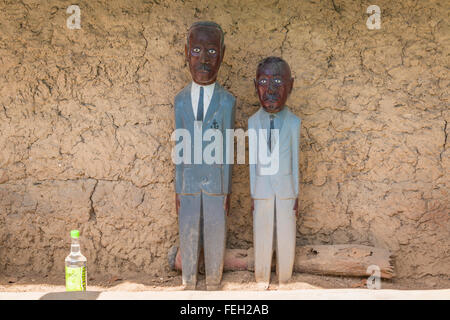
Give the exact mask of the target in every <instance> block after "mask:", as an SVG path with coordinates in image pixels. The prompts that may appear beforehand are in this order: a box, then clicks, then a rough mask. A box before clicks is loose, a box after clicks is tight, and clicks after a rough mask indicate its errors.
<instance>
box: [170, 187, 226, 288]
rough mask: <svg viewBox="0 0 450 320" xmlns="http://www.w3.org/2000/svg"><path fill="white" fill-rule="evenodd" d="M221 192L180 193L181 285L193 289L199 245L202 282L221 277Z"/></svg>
mask: <svg viewBox="0 0 450 320" xmlns="http://www.w3.org/2000/svg"><path fill="white" fill-rule="evenodd" d="M224 201H225V195H209V194H206V193H203V192H202V193H199V194H195V195H183V194H180V209H179V215H178V224H179V233H180V251H181V265H182V278H183V285H185V286H186V285H188V286H191V287H194V288H195V284H196V283H197V270H198V258H199V253H200V249H201V247H202V245H203V249H204V254H205V273H206V285H207V286H218V285H219V284H220V281H221V279H222V271H223V262H224V257H225V241H226V214H225V209H224Z"/></svg>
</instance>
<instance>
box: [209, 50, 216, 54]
mask: <svg viewBox="0 0 450 320" xmlns="http://www.w3.org/2000/svg"><path fill="white" fill-rule="evenodd" d="M208 52H209V54H216V50H215V49H209V50H208Z"/></svg>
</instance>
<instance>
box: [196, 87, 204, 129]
mask: <svg viewBox="0 0 450 320" xmlns="http://www.w3.org/2000/svg"><path fill="white" fill-rule="evenodd" d="M197 121H203V87H200V96H199V98H198V108H197Z"/></svg>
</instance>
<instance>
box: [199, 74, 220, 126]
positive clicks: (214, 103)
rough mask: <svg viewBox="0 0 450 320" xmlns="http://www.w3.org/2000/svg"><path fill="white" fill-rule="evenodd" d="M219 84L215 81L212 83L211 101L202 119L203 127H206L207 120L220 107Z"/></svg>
mask: <svg viewBox="0 0 450 320" xmlns="http://www.w3.org/2000/svg"><path fill="white" fill-rule="evenodd" d="M221 90H222V88H221V86H220V85H219V84H218V83H217V82H216V84H215V85H214V92H213V95H212V97H211V102H210V103H209V106H208V110H207V111H206V115H205V119H204V120H203V127H206V125H207V124H208V122H209V121H210V120H211V118H212V117H213V116H214V114H215V113H216V112H217V110H218V109H219V108H220V94H221Z"/></svg>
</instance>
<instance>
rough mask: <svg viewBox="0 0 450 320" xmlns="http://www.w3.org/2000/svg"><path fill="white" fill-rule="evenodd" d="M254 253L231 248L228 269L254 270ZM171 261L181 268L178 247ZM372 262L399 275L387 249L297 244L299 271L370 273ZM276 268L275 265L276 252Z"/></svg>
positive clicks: (227, 255) (384, 273) (382, 270)
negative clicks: (395, 271)
mask: <svg viewBox="0 0 450 320" xmlns="http://www.w3.org/2000/svg"><path fill="white" fill-rule="evenodd" d="M253 257H254V254H253V248H250V249H248V250H245V249H227V250H226V253H225V261H224V270H225V271H236V270H250V271H253V270H254V260H253ZM169 264H170V265H171V267H172V269H176V270H181V257H180V254H179V252H178V250H175V249H173V248H172V249H171V253H170V254H169ZM369 266H378V267H379V269H380V273H381V274H380V276H381V278H384V279H391V278H393V277H394V276H395V274H394V267H393V257H392V255H391V253H390V252H389V251H388V250H386V249H382V248H375V247H370V246H364V245H356V244H340V245H308V246H299V247H297V248H296V256H295V264H294V271H295V272H300V273H312V274H323V275H341V276H359V277H366V276H368V275H370V274H368V273H367V269H368V268H369ZM272 268H275V254H274V260H273V262H272ZM273 270H275V269H273Z"/></svg>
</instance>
